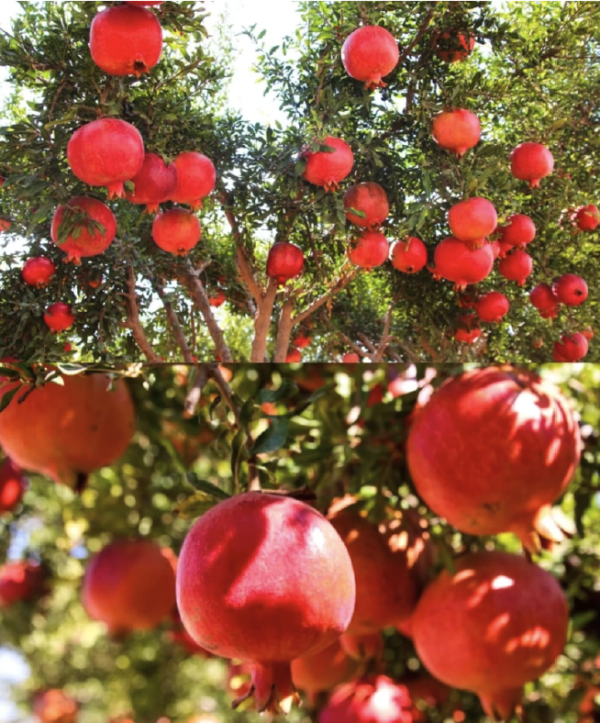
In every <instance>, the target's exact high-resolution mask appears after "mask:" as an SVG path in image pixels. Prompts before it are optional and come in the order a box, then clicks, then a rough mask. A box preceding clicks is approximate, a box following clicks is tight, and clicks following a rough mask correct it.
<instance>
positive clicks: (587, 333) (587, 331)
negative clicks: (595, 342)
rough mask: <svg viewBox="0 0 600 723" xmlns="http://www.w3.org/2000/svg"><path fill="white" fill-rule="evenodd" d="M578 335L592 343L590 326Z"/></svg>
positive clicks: (592, 331)
mask: <svg viewBox="0 0 600 723" xmlns="http://www.w3.org/2000/svg"><path fill="white" fill-rule="evenodd" d="M580 333H581V336H585V338H586V339H587V340H588V341H592V339H593V338H594V336H595V334H594V330H593V329H592V327H591V326H588V327H587V329H585V330H584V331H582V332H580Z"/></svg>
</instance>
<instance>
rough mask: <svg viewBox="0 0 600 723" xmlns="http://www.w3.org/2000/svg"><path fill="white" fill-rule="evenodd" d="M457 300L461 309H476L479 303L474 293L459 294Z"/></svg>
mask: <svg viewBox="0 0 600 723" xmlns="http://www.w3.org/2000/svg"><path fill="white" fill-rule="evenodd" d="M457 301H458V305H459V306H460V308H461V309H474V308H475V304H476V303H477V297H476V295H475V294H474V293H470V294H459V295H458V299H457Z"/></svg>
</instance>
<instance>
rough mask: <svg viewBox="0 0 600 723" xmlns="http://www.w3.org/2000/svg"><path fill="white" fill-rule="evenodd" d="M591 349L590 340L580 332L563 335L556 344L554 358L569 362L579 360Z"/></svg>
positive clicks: (558, 360)
mask: <svg viewBox="0 0 600 723" xmlns="http://www.w3.org/2000/svg"><path fill="white" fill-rule="evenodd" d="M588 351H589V342H588V340H587V339H586V338H585V336H583V334H580V333H579V332H576V333H575V334H569V335H565V336H563V337H562V339H561V340H560V341H557V342H556V344H555V345H554V351H553V354H552V358H553V359H554V361H556V362H562V363H568V362H578V361H581V360H582V359H584V358H585V357H586V356H587V353H588Z"/></svg>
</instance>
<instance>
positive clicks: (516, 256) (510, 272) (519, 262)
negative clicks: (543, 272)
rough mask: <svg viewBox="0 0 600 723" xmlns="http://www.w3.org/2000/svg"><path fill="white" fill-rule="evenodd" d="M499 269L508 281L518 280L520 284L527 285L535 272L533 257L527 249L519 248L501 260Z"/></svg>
mask: <svg viewBox="0 0 600 723" xmlns="http://www.w3.org/2000/svg"><path fill="white" fill-rule="evenodd" d="M498 271H499V272H500V274H501V275H502V276H504V278H505V279H507V280H508V281H516V282H517V283H518V284H519V286H525V282H526V281H527V279H528V278H529V276H531V274H532V272H533V259H532V258H531V256H530V255H529V254H527V253H525V251H521V249H517V250H516V251H513V252H512V253H511V254H509V255H508V256H507V257H506V258H504V259H502V260H501V261H500V264H499V266H498Z"/></svg>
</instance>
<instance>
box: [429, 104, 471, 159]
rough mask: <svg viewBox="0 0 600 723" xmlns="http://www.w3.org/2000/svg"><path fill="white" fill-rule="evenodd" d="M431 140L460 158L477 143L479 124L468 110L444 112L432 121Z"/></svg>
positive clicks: (460, 109)
mask: <svg viewBox="0 0 600 723" xmlns="http://www.w3.org/2000/svg"><path fill="white" fill-rule="evenodd" d="M433 138H434V140H435V141H436V143H437V144H438V145H440V146H441V147H442V148H445V149H446V150H448V151H452V152H453V153H455V154H456V156H457V157H458V158H460V157H461V156H464V155H465V153H466V152H467V151H468V150H469V149H470V148H475V146H476V145H477V144H478V143H479V140H480V139H481V123H480V122H479V118H478V117H477V116H476V115H475V113H471V111H469V110H464V109H462V108H459V109H458V110H453V111H445V112H444V113H440V114H439V115H438V116H436V117H435V118H434V119H433Z"/></svg>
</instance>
